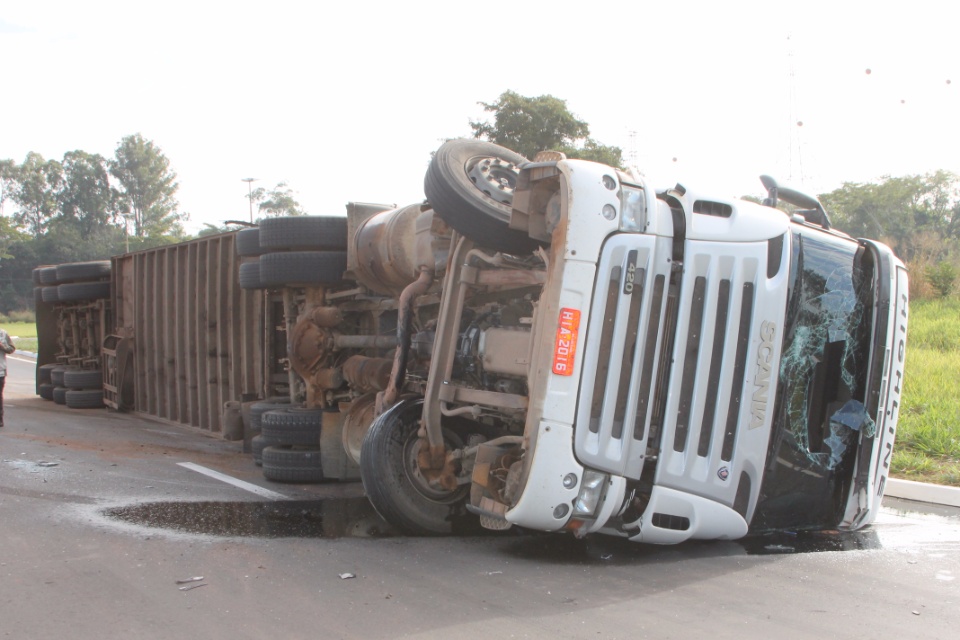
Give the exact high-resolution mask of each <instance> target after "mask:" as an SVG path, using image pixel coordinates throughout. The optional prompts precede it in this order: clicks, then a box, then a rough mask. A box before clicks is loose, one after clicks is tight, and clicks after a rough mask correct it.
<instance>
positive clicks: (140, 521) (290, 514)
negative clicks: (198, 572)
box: [102, 498, 396, 538]
mask: <svg viewBox="0 0 960 640" xmlns="http://www.w3.org/2000/svg"><path fill="white" fill-rule="evenodd" d="M102 513H103V515H105V516H107V517H108V518H112V519H116V520H121V521H123V522H127V523H130V524H135V525H139V526H146V527H158V528H161V529H168V530H173V531H177V532H180V533H192V534H200V535H213V536H226V537H260V538H288V537H295V538H345V537H355V538H379V537H389V536H393V535H396V533H395V531H394V530H393V528H392V527H391V526H390V525H389V524H387V523H386V522H385V521H384V520H383V519H382V518H380V516H379V515H378V514H377V512H376V511H374V509H373V507H372V506H371V505H370V502H369V501H368V500H367V499H366V498H333V499H330V498H328V499H325V500H310V501H291V502H282V501H281V502H150V503H144V504H137V505H132V506H126V507H114V508H110V509H105V510H103V511H102Z"/></svg>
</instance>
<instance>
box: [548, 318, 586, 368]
mask: <svg viewBox="0 0 960 640" xmlns="http://www.w3.org/2000/svg"><path fill="white" fill-rule="evenodd" d="M579 329H580V312H579V311H578V310H577V309H567V308H563V309H560V324H559V326H558V327H557V341H556V342H555V343H554V345H553V372H554V373H555V374H557V375H558V376H572V375H573V358H574V356H575V355H576V353H577V333H578V331H579Z"/></svg>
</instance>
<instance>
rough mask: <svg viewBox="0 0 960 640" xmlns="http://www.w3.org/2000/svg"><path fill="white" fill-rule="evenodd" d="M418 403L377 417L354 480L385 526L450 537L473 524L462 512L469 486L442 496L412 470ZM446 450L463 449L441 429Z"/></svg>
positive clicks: (420, 407) (404, 403) (420, 402)
mask: <svg viewBox="0 0 960 640" xmlns="http://www.w3.org/2000/svg"><path fill="white" fill-rule="evenodd" d="M422 412H423V400H422V399H419V398H416V399H407V400H403V401H401V402H400V403H399V404H396V405H394V406H393V407H391V408H390V409H389V410H387V411H386V412H384V413H382V414H381V415H380V416H379V417H378V418H377V419H376V420H374V421H373V424H372V425H370V429H369V430H368V431H367V435H366V436H365V437H364V440H363V448H362V449H361V452H360V478H361V479H362V480H363V488H364V490H365V491H366V493H367V498H369V499H370V502H371V504H373V507H374V509H376V510H377V513H379V514H380V516H381V517H382V518H383V519H384V520H386V521H387V522H389V523H390V524H392V525H394V526H396V527H398V528H400V529H402V530H404V531H406V532H408V533H411V534H414V535H438V534H441V535H442V534H449V533H453V531H454V529H455V528H457V529H459V528H460V527H461V525H464V524H466V523H468V522H471V521H475V518H474V516H472V515H471V514H469V513H467V512H466V507H465V504H466V500H467V496H468V491H469V486H468V485H464V486H460V487H458V488H457V489H456V490H454V491H445V490H443V489H439V488H436V487H433V486H430V484H428V483H427V481H426V479H425V478H423V476H422V475H421V474H420V470H419V468H418V466H417V452H418V450H419V446H420V439H419V437H418V435H417V431H418V429H419V428H420V416H421V414H422ZM444 437H445V439H447V440H448V444H449V445H450V446H453V447H456V448H459V447H462V446H463V443H462V442H461V440H460V438H459V437H458V436H457V435H456V434H455V433H454V432H453V431H451V430H449V429H447V428H444Z"/></svg>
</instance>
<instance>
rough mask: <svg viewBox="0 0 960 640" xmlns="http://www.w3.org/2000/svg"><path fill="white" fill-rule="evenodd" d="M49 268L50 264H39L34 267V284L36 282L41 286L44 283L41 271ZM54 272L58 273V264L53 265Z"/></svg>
mask: <svg viewBox="0 0 960 640" xmlns="http://www.w3.org/2000/svg"><path fill="white" fill-rule="evenodd" d="M49 268H50V265H48V264H47V265H41V266H39V267H36V268H34V270H33V284H35V285H36V286H38V287H39V286H40V285H42V284H44V282H43V280H41V279H40V273H41V272H42V271H43V270H44V269H49ZM53 273H54V274H56V273H57V268H56V266H54V267H53Z"/></svg>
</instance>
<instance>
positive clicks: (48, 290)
mask: <svg viewBox="0 0 960 640" xmlns="http://www.w3.org/2000/svg"><path fill="white" fill-rule="evenodd" d="M57 289H58V287H57V285H50V286H47V287H43V289H41V291H40V299H41V300H43V301H44V302H57V301H59V300H60V298H58V297H57Z"/></svg>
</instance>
